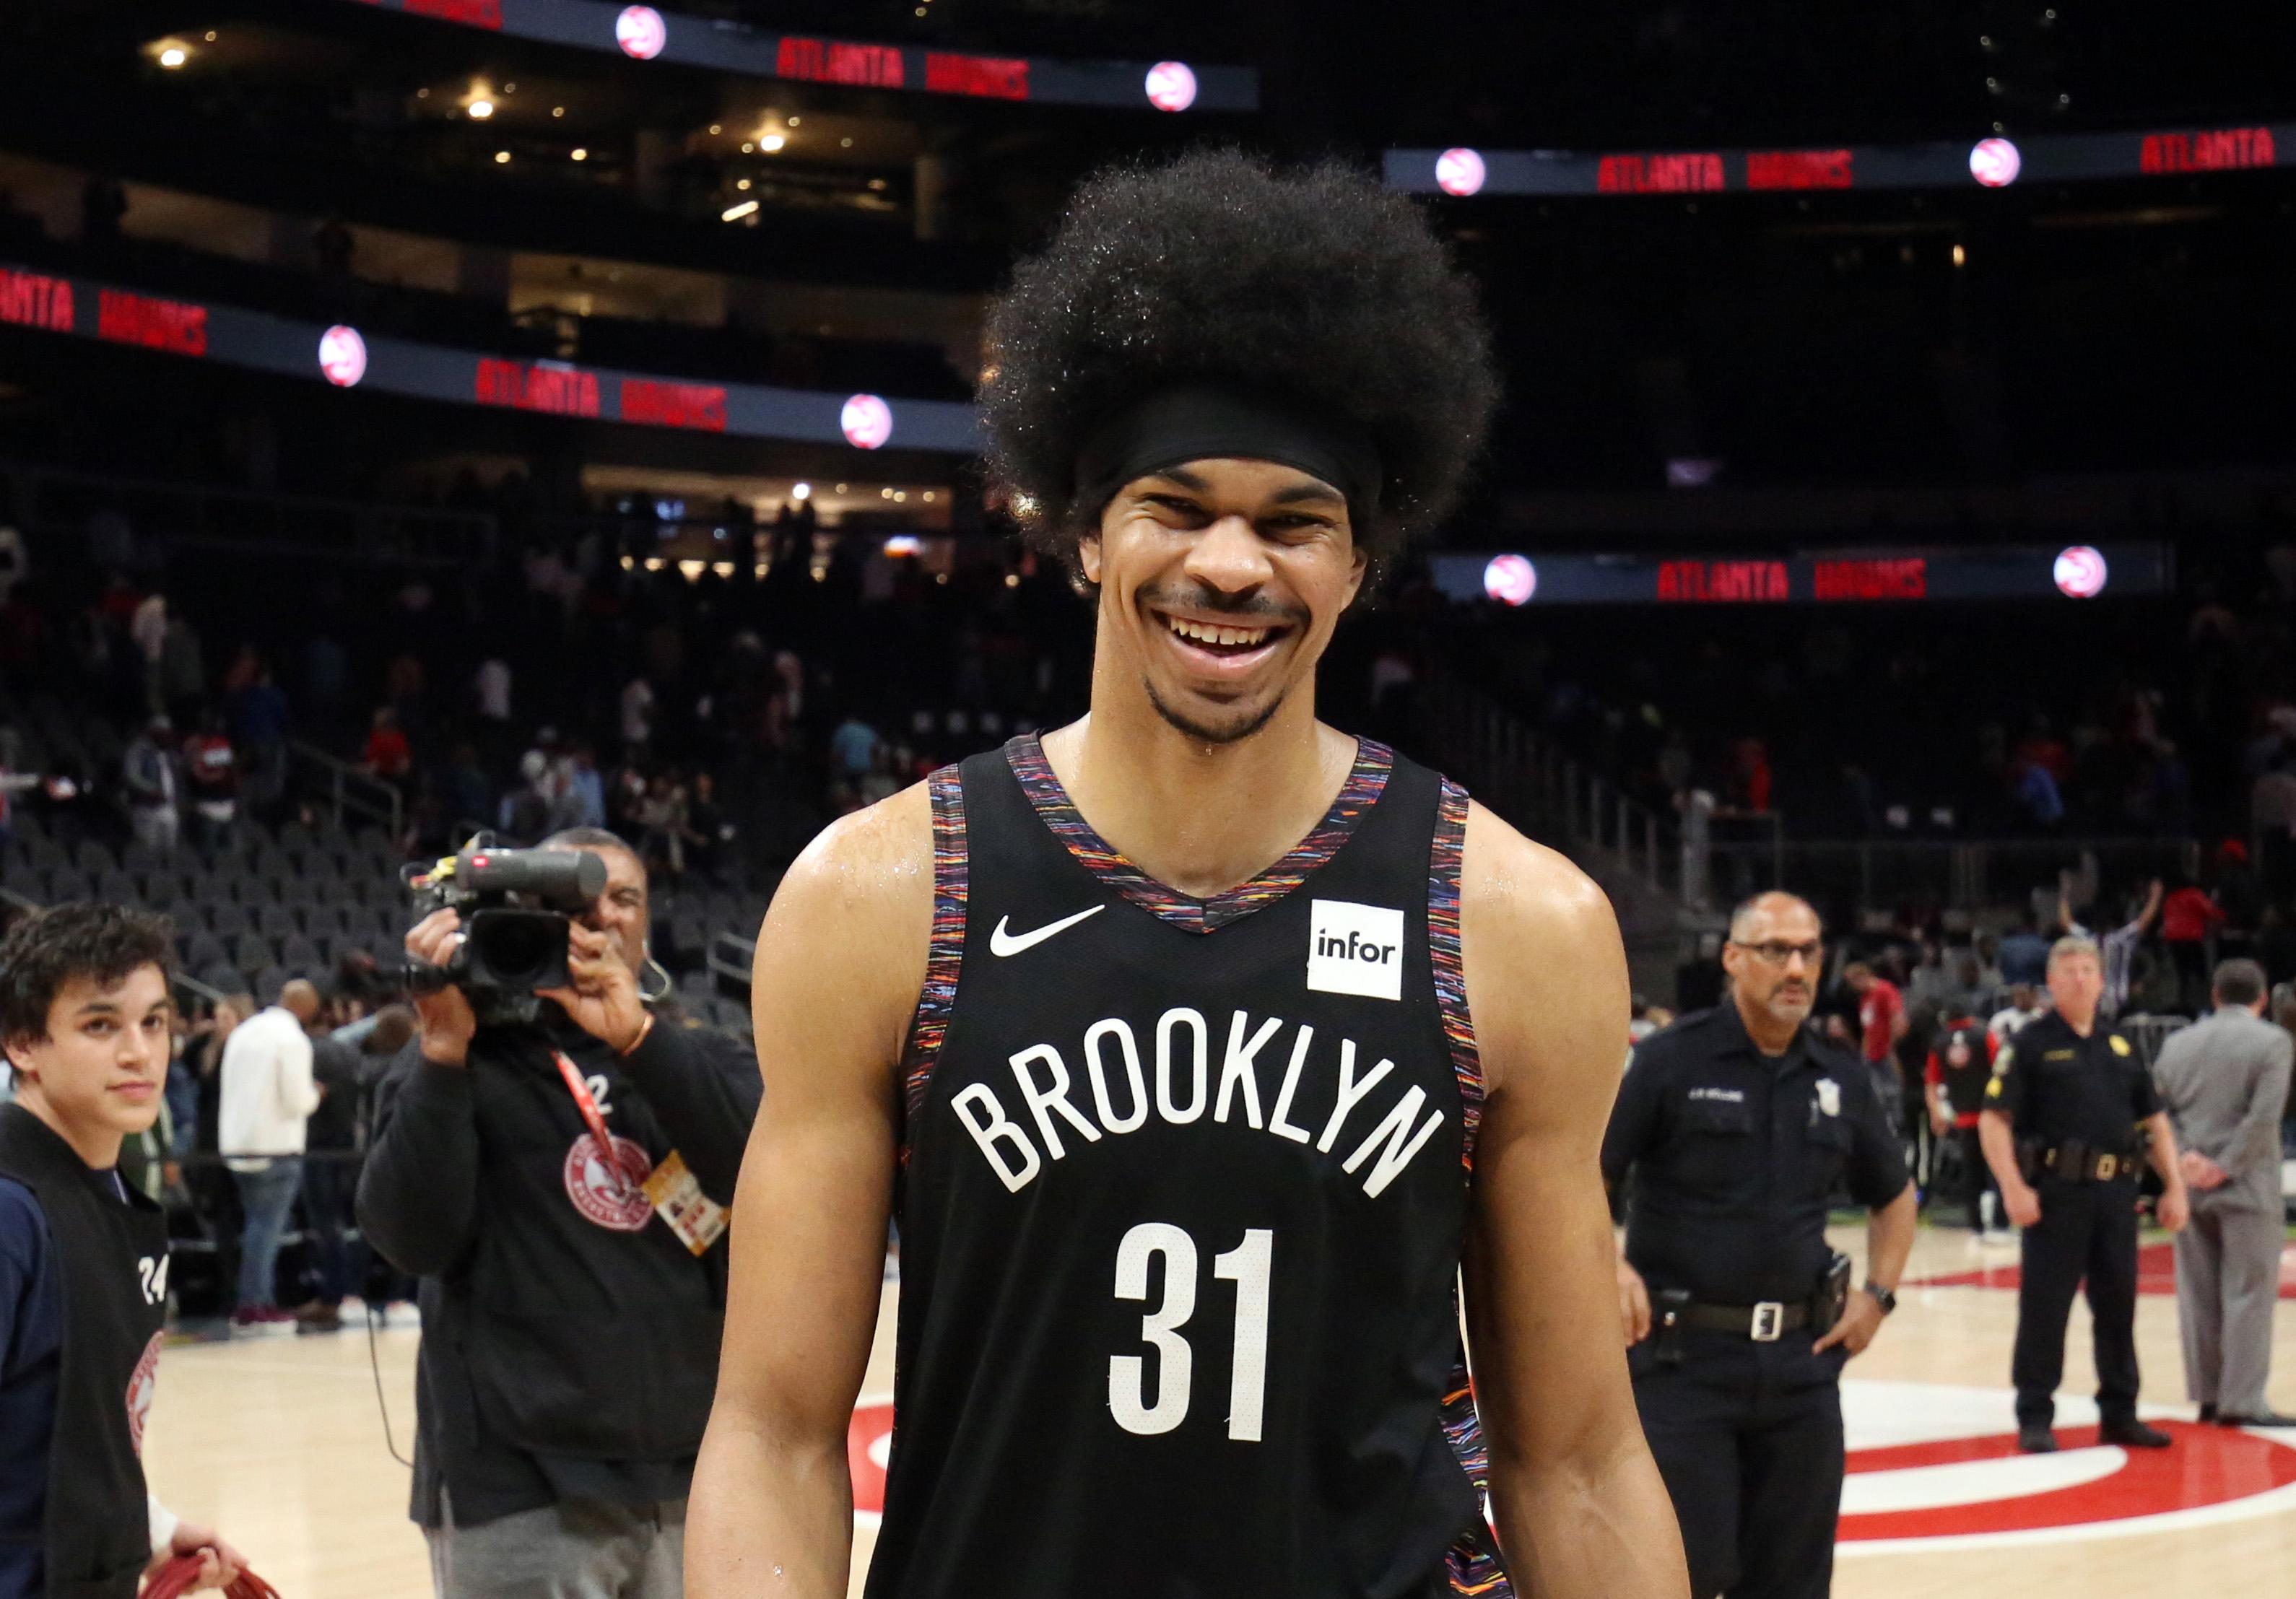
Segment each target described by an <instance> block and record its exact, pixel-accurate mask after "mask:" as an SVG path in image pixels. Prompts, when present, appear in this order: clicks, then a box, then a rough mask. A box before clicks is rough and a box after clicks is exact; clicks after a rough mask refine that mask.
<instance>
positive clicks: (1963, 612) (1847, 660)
mask: <svg viewBox="0 0 2296 1599" xmlns="http://www.w3.org/2000/svg"><path fill="white" fill-rule="evenodd" d="M2219 531H2220V536H2217V537H2210V538H2209V539H2207V540H2206V541H2204V542H2205V544H2206V545H2207V547H2208V548H2209V550H2210V554H2209V557H2208V559H2209V561H2210V563H2211V565H2210V572H2211V573H2212V574H2213V575H2202V576H2199V577H2197V578H2195V579H2194V581H2192V582H2191V583H2190V584H2189V586H2185V587H2182V588H2180V589H2179V590H2178V591H2177V592H2175V593H2172V594H2165V595H2160V596H2153V597H2145V598H2137V597H2129V598H2119V599H2100V600H2097V601H2095V602H2085V603H2067V602H2062V601H2057V600H2051V601H2049V602H2046V603H2044V602H2038V601H2036V602H2031V603H1995V604H1993V605H1990V606H1980V605H1971V606H1964V607H1959V608H1956V609H1954V610H1951V611H1945V610H1939V609H1935V608H1930V609H1924V608H1923V607H1920V606H1902V605H1901V606H1875V607H1871V608H1868V609H1866V610H1865V611H1862V612H1861V613H1860V614H1859V615H1858V616H1857V617H1856V618H1855V619H1851V618H1849V617H1846V616H1844V615H1843V614H1842V613H1841V611H1840V610H1839V609H1837V608H1834V607H1810V608H1795V609H1792V610H1788V609H1784V608H1781V607H1764V606H1741V607H1712V608H1708V609H1706V610H1702V611H1701V612H1700V614H1699V617H1698V625H1697V626H1696V627H1676V626H1665V627H1660V626H1655V625H1650V624H1647V623H1645V622H1644V620H1643V619H1641V618H1639V617H1634V618H1629V619H1626V622H1625V625H1624V626H1621V625H1620V621H1621V619H1620V617H1618V616H1617V615H1616V614H1615V613H1611V612H1607V611H1585V610H1582V611H1536V612H1535V613H1534V612H1533V611H1523V612H1519V613H1514V614H1513V615H1511V616H1509V615H1501V614H1496V613H1495V614H1493V615H1492V616H1491V617H1490V619H1489V620H1490V625H1489V626H1488V627H1484V628H1481V629H1479V630H1478V633H1477V635H1476V638H1475V640H1474V644H1473V646H1472V647H1473V649H1474V652H1475V653H1476V656H1477V659H1478V663H1479V666H1480V668H1481V669H1482V670H1483V671H1484V673H1485V674H1486V676H1487V678H1488V681H1490V682H1491V683H1493V684H1494V685H1495V686H1497V687H1498V688H1499V689H1500V690H1501V691H1502V692H1503V693H1505V694H1506V696H1507V697H1508V699H1509V701H1510V702H1511V703H1513V705H1514V706H1515V707H1516V708H1517V709H1519V710H1521V712H1522V713H1523V714H1524V715H1525V716H1526V717H1527V718H1528V719H1529V720H1530V721H1531V722H1532V724H1533V725H1534V726H1535V727H1537V728H1538V729H1540V730H1542V731H1544V732H1545V733H1546V734H1549V735H1550V736H1552V737H1553V738H1554V739H1556V740H1558V741H1559V742H1561V743H1562V745H1563V746H1564V747H1565V748H1567V749H1569V750H1570V751H1571V752H1572V753H1573V754H1575V755H1576V756H1578V758H1579V759H1581V760H1582V761H1584V762H1586V763H1587V764H1588V765H1589V766H1590V767H1593V768H1594V769H1595V771H1597V772H1599V773H1601V774H1603V775H1604V776H1605V777H1606V778H1611V779H1613V780H1615V781H1617V782H1619V783H1621V784H1622V785H1623V786H1624V788H1625V790H1626V791H1628V793H1630V794H1632V795H1634V796H1635V797H1636V798H1637V799H1641V800H1642V801H1644V803H1645V804H1648V805H1650V806H1651V807H1652V808H1654V809H1656V810H1658V811H1660V812H1661V813H1662V814H1663V813H1666V812H1669V811H1670V810H1672V809H1673V808H1675V807H1676V806H1677V804H1678V803H1679V802H1681V800H1682V799H1684V797H1685V796H1686V795H1687V794H1688V793H1689V792H1691V791H1693V790H1701V791H1706V792H1707V793H1710V795H1712V796H1713V798H1714V799H1715V801H1716V802H1717V804H1718V806H1719V807H1720V808H1722V810H1723V811H1724V812H1726V813H1728V812H1738V813H1773V812H1775V813H1778V814H1781V815H1783V816H1784V821H1785V824H1786V826H1787V829H1788V831H1789V832H1790V834H1791V835H1792V837H1793V838H1795V839H1802V840H1806V839H1889V838H1904V839H1923V838H1931V839H1953V838H2002V837H2016V836H2030V837H2036V838H2046V837H2065V838H2139V837H2143V838H2181V837H2195V836H2198V837H2204V838H2207V839H2210V840H2218V839H2223V838H2235V839H2238V840H2243V842H2245V843H2247V844H2248V845H2249V846H2250V847H2251V849H2258V850H2259V852H2260V853H2263V854H2266V855H2267V856H2268V857H2270V858H2269V859H2268V860H2267V861H2264V862H2259V865H2260V866H2262V868H2263V869H2264V870H2266V871H2267V873H2269V874H2273V875H2274V877H2275V881H2278V882H2279V883H2280V884H2281V886H2282V888H2283V890H2289V889H2296V881H2290V880H2291V879H2292V878H2296V871H2292V868H2291V865H2289V863H2287V861H2286V859H2285V857H2286V856H2287V854H2288V840H2289V839H2290V836H2291V832H2292V828H2296V628H2292V626H2291V621H2290V618H2291V616H2292V614H2296V612H2292V611H2291V609H2290V604H2291V602H2292V601H2296V518H2292V517H2291V515H2290V514H2289V513H2288V512H2286V511H2285V510H2284V508H2283V507H2281V506H2280V505H2279V504H2277V503H2276V502H2274V503H2270V504H2265V505H2263V506H2261V507H2259V511H2258V512H2257V514H2256V516H2255V518H2254V519H2253V521H2251V522H2250V523H2248V524H2246V525H2243V526H2241V527H2237V528H2226V529H2221V530H2219Z"/></svg>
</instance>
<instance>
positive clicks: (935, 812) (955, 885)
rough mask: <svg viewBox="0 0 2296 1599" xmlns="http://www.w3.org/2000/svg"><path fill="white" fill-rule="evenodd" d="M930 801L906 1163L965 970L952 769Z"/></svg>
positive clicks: (963, 883)
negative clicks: (926, 905) (929, 899)
mask: <svg viewBox="0 0 2296 1599" xmlns="http://www.w3.org/2000/svg"><path fill="white" fill-rule="evenodd" d="M926 791H927V793H929V794H930V795H931V799H932V849H933V909H932V937H931V945H930V946H929V948H928V952H927V954H926V955H925V983H924V988H922V990H920V991H919V993H918V995H917V1009H916V1014H915V1015H914V1016H912V1017H911V1018H910V1019H909V1037H908V1041H907V1044H906V1046H905V1047H904V1048H903V1050H902V1052H901V1065H902V1071H903V1081H902V1090H903V1099H902V1106H903V1109H904V1111H906V1119H905V1124H904V1127H903V1130H902V1136H901V1152H902V1158H903V1160H906V1159H907V1155H908V1144H909V1134H908V1131H907V1128H908V1127H910V1126H914V1124H915V1122H916V1120H917V1119H918V1118H919V1117H920V1116H922V1114H923V1113H924V1108H925V1094H926V1092H927V1091H928V1090H929V1089H930V1088H931V1087H932V1073H933V1066H934V1064H935V1063H936V1062H938V1061H939V1059H940V1041H941V1039H942V1038H944V1037H947V1034H948V1019H949V1017H950V1015H951V1014H952V1013H955V1009H956V980H957V976H958V974H959V973H960V972H962V971H963V970H964V906H965V897H966V894H967V892H968V890H969V889H970V887H971V881H970V877H971V873H970V871H969V869H968V866H967V865H966V857H965V849H964V779H963V777H962V776H961V775H959V773H958V770H957V768H956V767H953V766H948V767H941V768H940V770H939V771H938V772H935V773H934V774H933V775H931V777H930V778H928V779H927V780H926Z"/></svg>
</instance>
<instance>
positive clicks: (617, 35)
mask: <svg viewBox="0 0 2296 1599" xmlns="http://www.w3.org/2000/svg"><path fill="white" fill-rule="evenodd" d="M352 3H353V4H360V5H367V6H372V7H373V8H374V9H376V10H378V11H397V12H406V14H407V15H409V16H415V17H428V18H430V19H431V20H433V21H440V22H456V23H460V24H461V25H462V26H463V27H465V28H483V29H486V30H487V31H488V32H489V33H506V34H511V35H513V36H515V37H519V38H528V39H540V40H543V41H544V42H545V43H548V44H553V45H572V46H574V47H576V48H578V49H584V50H602V51H612V52H613V53H616V54H618V55H625V56H627V57H629V58H630V59H631V60H633V61H679V62H683V63H684V64H685V65H686V66H689V67H709V68H712V69H714V70H717V71H721V72H740V73H744V74H747V75H749V76H750V77H754V78H791V79H794V80H796V81H798V82H800V83H833V84H846V85H850V86H853V87H856V88H869V89H904V90H913V91H916V92H918V93H922V94H961V95H964V96H966V97H968V98H971V99H975V100H1022V101H1031V102H1037V103H1039V104H1046V105H1110V106H1129V107H1131V108H1133V109H1135V110H1138V111H1150V110H1153V111H1189V110H1194V111H1258V110H1259V72H1258V71H1256V70H1253V69H1252V68H1250V67H1208V66H1197V65H1193V63H1188V62H1182V61H1054V60H1049V59H1047V58H1046V57H1043V56H996V55H975V54H972V53H969V52H964V51H955V50H933V49H928V48H926V47H924V46H922V45H885V44H868V43H864V42H861V41H858V40H853V39H825V38H816V37H812V36H810V35H806V34H774V33H759V32H757V31H755V30H753V29H749V28H746V27H744V26H742V24H740V23H738V22H731V21H719V20H718V19H717V18H715V17H701V16H694V15H691V14H687V13H682V12H673V11H663V10H660V9H658V8H656V7H654V6H650V5H621V4H613V3H612V0H352Z"/></svg>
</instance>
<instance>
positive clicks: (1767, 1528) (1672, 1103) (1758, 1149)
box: [1603, 893, 1915, 1599]
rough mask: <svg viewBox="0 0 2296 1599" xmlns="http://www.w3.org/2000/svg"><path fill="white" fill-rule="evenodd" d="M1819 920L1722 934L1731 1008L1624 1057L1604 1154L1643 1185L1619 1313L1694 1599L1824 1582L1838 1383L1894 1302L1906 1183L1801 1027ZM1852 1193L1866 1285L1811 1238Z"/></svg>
mask: <svg viewBox="0 0 2296 1599" xmlns="http://www.w3.org/2000/svg"><path fill="white" fill-rule="evenodd" d="M1722 965H1723V970H1724V971H1725V972H1726V973H1727V974H1728V976H1729V980H1730V988H1729V992H1728V994H1727V995H1726V997H1725V999H1724V1001H1723V1004H1722V1005H1721V1006H1720V1007H1719V1008H1718V1009H1716V1010H1711V1011H1705V1012H1701V1013H1698V1014H1696V1015H1692V1016H1685V1018H1683V1019H1682V1021H1679V1022H1677V1023H1676V1024H1675V1025H1674V1026H1673V1027H1671V1028H1669V1029H1666V1030H1665V1031H1663V1032H1661V1033H1657V1034H1655V1035H1653V1036H1652V1037H1649V1038H1646V1039H1644V1041H1643V1043H1642V1044H1641V1045H1640V1046H1637V1047H1636V1051H1635V1056H1634V1061H1633V1063H1632V1064H1631V1065H1630V1066H1629V1067H1628V1070H1627V1076H1626V1080H1625V1082H1624V1083H1623V1084H1621V1085H1620V1090H1619V1101H1618V1104H1617V1107H1616V1108H1615V1109H1614V1110H1613V1111H1612V1112H1611V1126H1610V1130H1609V1132H1608V1133H1607V1134H1606V1135H1605V1136H1604V1137H1603V1181H1604V1182H1605V1183H1607V1184H1608V1185H1610V1187H1611V1192H1612V1193H1617V1192H1618V1191H1619V1185H1620V1183H1621V1182H1622V1181H1624V1179H1625V1177H1626V1176H1627V1173H1628V1169H1629V1168H1633V1169H1636V1187H1635V1197H1634V1208H1633V1214H1632V1218H1631V1219H1630V1220H1629V1221H1628V1226H1627V1234H1626V1248H1625V1253H1624V1256H1623V1258H1622V1259H1621V1260H1620V1264H1619V1308H1620V1316H1621V1318H1622V1320H1623V1321H1624V1323H1625V1327H1626V1337H1627V1342H1628V1346H1629V1348H1628V1353H1627V1364H1628V1369H1629V1370H1630V1371H1631V1372H1632V1374H1633V1375H1634V1381H1635V1401H1636V1406H1638V1407H1639V1408H1640V1410H1641V1412H1642V1421H1643V1431H1644V1432H1645V1433H1646V1434H1647V1435H1648V1436H1649V1439H1650V1446H1651V1453H1652V1455H1653V1456H1656V1457H1657V1460H1658V1467H1659V1471H1660V1473H1661V1475H1662V1476H1664V1477H1665V1479H1666V1486H1667V1491H1668V1493H1669V1495H1670V1496H1671V1497H1672V1498H1673V1500H1674V1509H1675V1515H1676V1517H1677V1519H1678V1520H1679V1521H1680V1522H1681V1524H1682V1541H1683V1544H1684V1546H1685V1550H1686V1552H1687V1554H1688V1555H1689V1557H1690V1575H1691V1589H1692V1592H1693V1594H1695V1595H1698V1596H1699V1599H1711V1596H1712V1595H1718V1594H1728V1595H1733V1596H1734V1599H1802V1596H1816V1595H1824V1594H1825V1593H1826V1592H1827V1590H1828V1587H1829V1586H1830V1585H1831V1583H1832V1581H1833V1534H1834V1525H1835V1521H1836V1520H1837V1518H1838V1517H1839V1515H1840V1513H1841V1478H1842V1439H1841V1391H1840V1388H1839V1382H1840V1378H1841V1367H1842V1365H1843V1363H1844V1362H1845V1361H1847V1360H1848V1359H1849V1357H1851V1356H1853V1355H1856V1354H1857V1353H1858V1352H1859V1351H1861V1350H1863V1349H1865V1348H1866V1345H1867V1344H1868V1343H1870V1342H1871V1341H1873V1338H1874V1333H1876V1332H1878V1331H1879V1330H1880V1328H1881V1325H1882V1317H1883V1316H1887V1315H1888V1314H1889V1313H1890V1310H1891V1309H1892V1308H1895V1306H1896V1303H1897V1294H1896V1289H1897V1284H1898V1275H1899V1274H1900V1273H1902V1272H1903V1271H1904V1270H1905V1266H1906V1257H1907V1254H1908V1253H1909V1252H1911V1251H1912V1249H1913V1242H1914V1210H1915V1197H1914V1185H1913V1184H1912V1183H1911V1181H1909V1180H1908V1178H1907V1173H1906V1165H1905V1156H1904V1153H1903V1152H1902V1151H1901V1150H1900V1148H1899V1146H1898V1141H1897V1139H1896V1138H1894V1137H1893V1136H1891V1135H1890V1127H1889V1122H1888V1120H1887V1119H1886V1118H1885V1117H1884V1115H1883V1113H1882V1105H1881V1102H1880V1100H1879V1099H1878V1098H1877V1097H1876V1096H1875V1092H1874V1079H1873V1078H1872V1076H1871V1075H1870V1074H1869V1073H1868V1072H1867V1071H1866V1070H1865V1068H1864V1066H1863V1065H1862V1064H1861V1063H1860V1062H1857V1061H1856V1060H1854V1059H1852V1058H1851V1057H1850V1056H1849V1055H1847V1054H1841V1053H1838V1052H1836V1051H1834V1050H1833V1049H1831V1048H1829V1047H1827V1046H1825V1045H1824V1044H1822V1043H1820V1042H1818V1041H1817V1040H1816V1037H1814V1036H1813V1035H1812V1034H1810V1033H1809V1032H1808V1031H1807V1030H1806V1029H1804V1027H1803V1023H1804V1022H1805V1021H1808V1017H1809V1011H1810V1005H1811V1004H1812V1002H1813V1001H1814V1000H1815V998H1816V985H1817V980H1818V976H1819V973H1820V972H1822V970H1823V969H1824V965H1825V943H1824V939H1823V932H1822V930H1821V929H1820V927H1819V924H1818V919H1817V913H1816V911H1814V910H1812V909H1811V908H1810V907H1809V906H1808V903H1807V902H1806V901H1804V900H1801V899H1799V898H1795V897H1794V896H1793V895H1792V894H1782V893H1769V894H1762V895H1758V896H1756V897H1755V898H1752V899H1750V900H1748V901H1746V903H1745V904H1743V905H1742V906H1739V907H1738V908H1737V910H1736V911H1735V912H1734V914H1732V916H1731V918H1730V939H1729V942H1728V943H1727V944H1726V945H1725V946H1724V947H1723V951H1722ZM1845 1180H1846V1181H1847V1184H1848V1186H1849V1193H1851V1195H1852V1196H1853V1197H1855V1198H1856V1199H1857V1201H1858V1202H1859V1203H1860V1204H1863V1205H1865V1206H1866V1207H1867V1208H1868V1209H1869V1210H1870V1211H1871V1212H1872V1225H1871V1228H1870V1230H1869V1233H1868V1234H1867V1240H1866V1242H1867V1248H1866V1258H1867V1260H1868V1262H1869V1270H1868V1273H1867V1277H1866V1286H1865V1287H1864V1288H1863V1289H1860V1290H1857V1291H1855V1292H1852V1291H1851V1290H1850V1289H1849V1279H1848V1276H1847V1271H1848V1264H1849V1263H1848V1260H1847V1259H1846V1258H1839V1259H1838V1258H1837V1257H1835V1255H1834V1253H1833V1251H1832V1249H1831V1248H1830V1247H1829V1246H1828V1245H1827V1243H1826V1239H1825V1218H1826V1209H1827V1201H1828V1198H1829V1196H1831V1195H1832V1194H1833V1192H1834V1189H1835V1187H1836V1186H1837V1185H1839V1184H1841V1182H1843V1181H1845Z"/></svg>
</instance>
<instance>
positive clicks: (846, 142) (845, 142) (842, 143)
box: [837, 139, 853, 150]
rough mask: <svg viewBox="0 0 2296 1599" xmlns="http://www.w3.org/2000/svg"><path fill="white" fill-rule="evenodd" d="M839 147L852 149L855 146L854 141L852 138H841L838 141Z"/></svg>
mask: <svg viewBox="0 0 2296 1599" xmlns="http://www.w3.org/2000/svg"><path fill="white" fill-rule="evenodd" d="M837 148H838V149H840V150H850V149H852V148H853V141H852V140H850V139H840V140H838V141H837Z"/></svg>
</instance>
